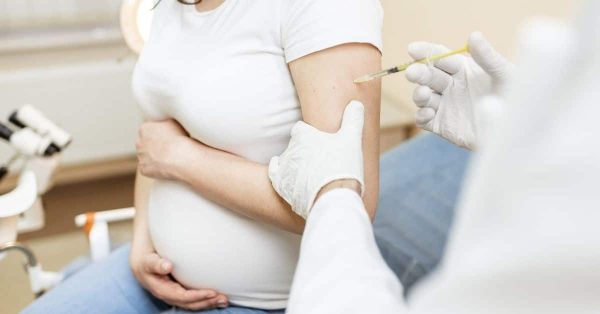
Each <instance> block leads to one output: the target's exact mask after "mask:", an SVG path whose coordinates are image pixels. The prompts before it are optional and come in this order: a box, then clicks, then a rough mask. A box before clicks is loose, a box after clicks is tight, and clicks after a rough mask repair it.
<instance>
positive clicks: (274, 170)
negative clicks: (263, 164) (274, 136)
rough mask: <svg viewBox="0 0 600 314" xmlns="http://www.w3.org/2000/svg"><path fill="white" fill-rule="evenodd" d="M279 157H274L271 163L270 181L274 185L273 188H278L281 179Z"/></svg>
mask: <svg viewBox="0 0 600 314" xmlns="http://www.w3.org/2000/svg"><path fill="white" fill-rule="evenodd" d="M278 174H279V156H274V157H272V158H271V160H270V161H269V179H271V182H272V183H273V186H276V184H275V183H276V182H277V180H278V178H279V176H278Z"/></svg>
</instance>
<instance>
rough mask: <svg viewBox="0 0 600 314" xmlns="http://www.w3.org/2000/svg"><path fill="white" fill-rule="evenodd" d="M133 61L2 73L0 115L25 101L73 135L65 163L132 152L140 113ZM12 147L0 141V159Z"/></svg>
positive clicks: (99, 61) (0, 80)
mask: <svg viewBox="0 0 600 314" xmlns="http://www.w3.org/2000/svg"><path fill="white" fill-rule="evenodd" d="M133 65H134V60H133V59H131V58H129V59H125V60H122V61H119V60H117V58H111V59H105V60H94V61H88V62H80V63H72V64H63V65H59V66H48V67H39V68H26V69H21V70H16V71H2V72H0V97H1V98H0V119H1V120H3V121H6V118H7V117H8V115H9V114H10V113H11V112H12V111H13V110H14V109H15V108H18V107H19V106H20V105H22V104H25V103H29V104H32V105H34V106H35V107H37V108H38V109H40V110H41V111H43V112H44V113H46V115H47V116H48V117H50V118H51V119H52V120H54V121H56V122H57V123H58V124H59V125H61V126H62V127H63V128H65V129H66V130H68V131H69V132H70V133H72V134H73V136H74V140H73V143H72V144H71V146H70V147H69V148H68V150H67V151H66V153H65V155H64V161H65V164H74V163H81V162H88V161H96V160H103V159H110V158H117V157H122V156H125V155H130V154H132V153H133V152H134V148H135V147H134V143H135V137H136V135H137V126H138V125H139V122H140V120H141V119H140V115H139V113H138V111H137V107H136V106H135V103H134V100H133V98H132V95H131V92H130V85H131V84H130V80H131V71H132V68H133ZM9 152H10V150H9V149H8V146H7V145H5V144H4V143H2V144H0V161H2V160H4V159H6V157H5V156H8V154H9Z"/></svg>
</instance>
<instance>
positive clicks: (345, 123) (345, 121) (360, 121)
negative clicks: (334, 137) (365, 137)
mask: <svg viewBox="0 0 600 314" xmlns="http://www.w3.org/2000/svg"><path fill="white" fill-rule="evenodd" d="M364 124H365V107H364V106H363V104H362V103H361V102H360V101H357V100H353V101H351V102H350V103H349V104H348V105H347V106H346V109H345V110H344V116H343V118H342V126H341V127H340V130H339V132H338V134H352V135H355V136H359V137H361V138H362V133H363V126H364Z"/></svg>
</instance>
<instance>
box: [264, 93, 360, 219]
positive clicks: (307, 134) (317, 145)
mask: <svg viewBox="0 0 600 314" xmlns="http://www.w3.org/2000/svg"><path fill="white" fill-rule="evenodd" d="M364 111H365V109H364V106H363V104H362V103H360V102H358V101H352V102H350V103H349V104H348V106H347V107H346V110H345V111H344V117H343V120H342V126H341V128H340V130H339V131H338V132H337V133H334V134H332V133H325V132H321V131H319V130H317V129H316V128H314V127H312V126H310V125H308V124H306V123H304V122H303V121H299V122H298V123H296V125H295V126H294V128H293V129H292V132H291V135H292V138H291V140H290V144H289V146H288V148H287V149H286V150H285V151H284V152H283V153H282V154H281V155H280V156H276V157H273V158H272V159H271V162H270V163H269V178H270V179H271V183H272V184H273V187H274V188H275V191H277V193H278V194H279V195H280V196H281V197H282V198H283V199H285V200H286V201H287V202H288V203H289V204H290V205H291V206H292V210H294V212H296V213H297V214H298V215H300V216H301V217H303V218H305V219H306V218H307V217H308V214H309V213H310V210H311V208H312V206H313V203H314V201H315V198H316V196H317V194H318V193H319V191H320V190H321V188H323V187H324V186H325V185H327V184H328V183H330V182H332V181H335V180H340V179H355V180H356V181H358V182H359V183H360V185H361V192H362V193H363V194H364V192H365V184H364V169H363V167H364V166H363V152H362V133H363V125H364V114H365V113H364Z"/></svg>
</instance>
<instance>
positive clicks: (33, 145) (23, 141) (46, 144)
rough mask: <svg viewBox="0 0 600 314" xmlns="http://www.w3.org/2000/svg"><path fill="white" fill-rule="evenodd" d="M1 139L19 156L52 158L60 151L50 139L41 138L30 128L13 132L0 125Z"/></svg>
mask: <svg viewBox="0 0 600 314" xmlns="http://www.w3.org/2000/svg"><path fill="white" fill-rule="evenodd" d="M0 138H2V139H4V140H6V141H7V142H8V143H9V144H11V146H12V147H14V148H15V149H16V150H17V152H18V153H19V154H21V155H25V156H52V155H54V154H56V153H58V152H59V151H60V149H59V148H57V147H56V146H55V145H54V144H52V141H51V140H50V138H47V137H43V136H40V135H39V134H38V133H36V132H35V131H34V130H32V129H30V128H28V127H25V128H22V129H20V130H17V131H13V130H12V129H10V128H9V127H7V126H6V125H4V124H2V123H0Z"/></svg>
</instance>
